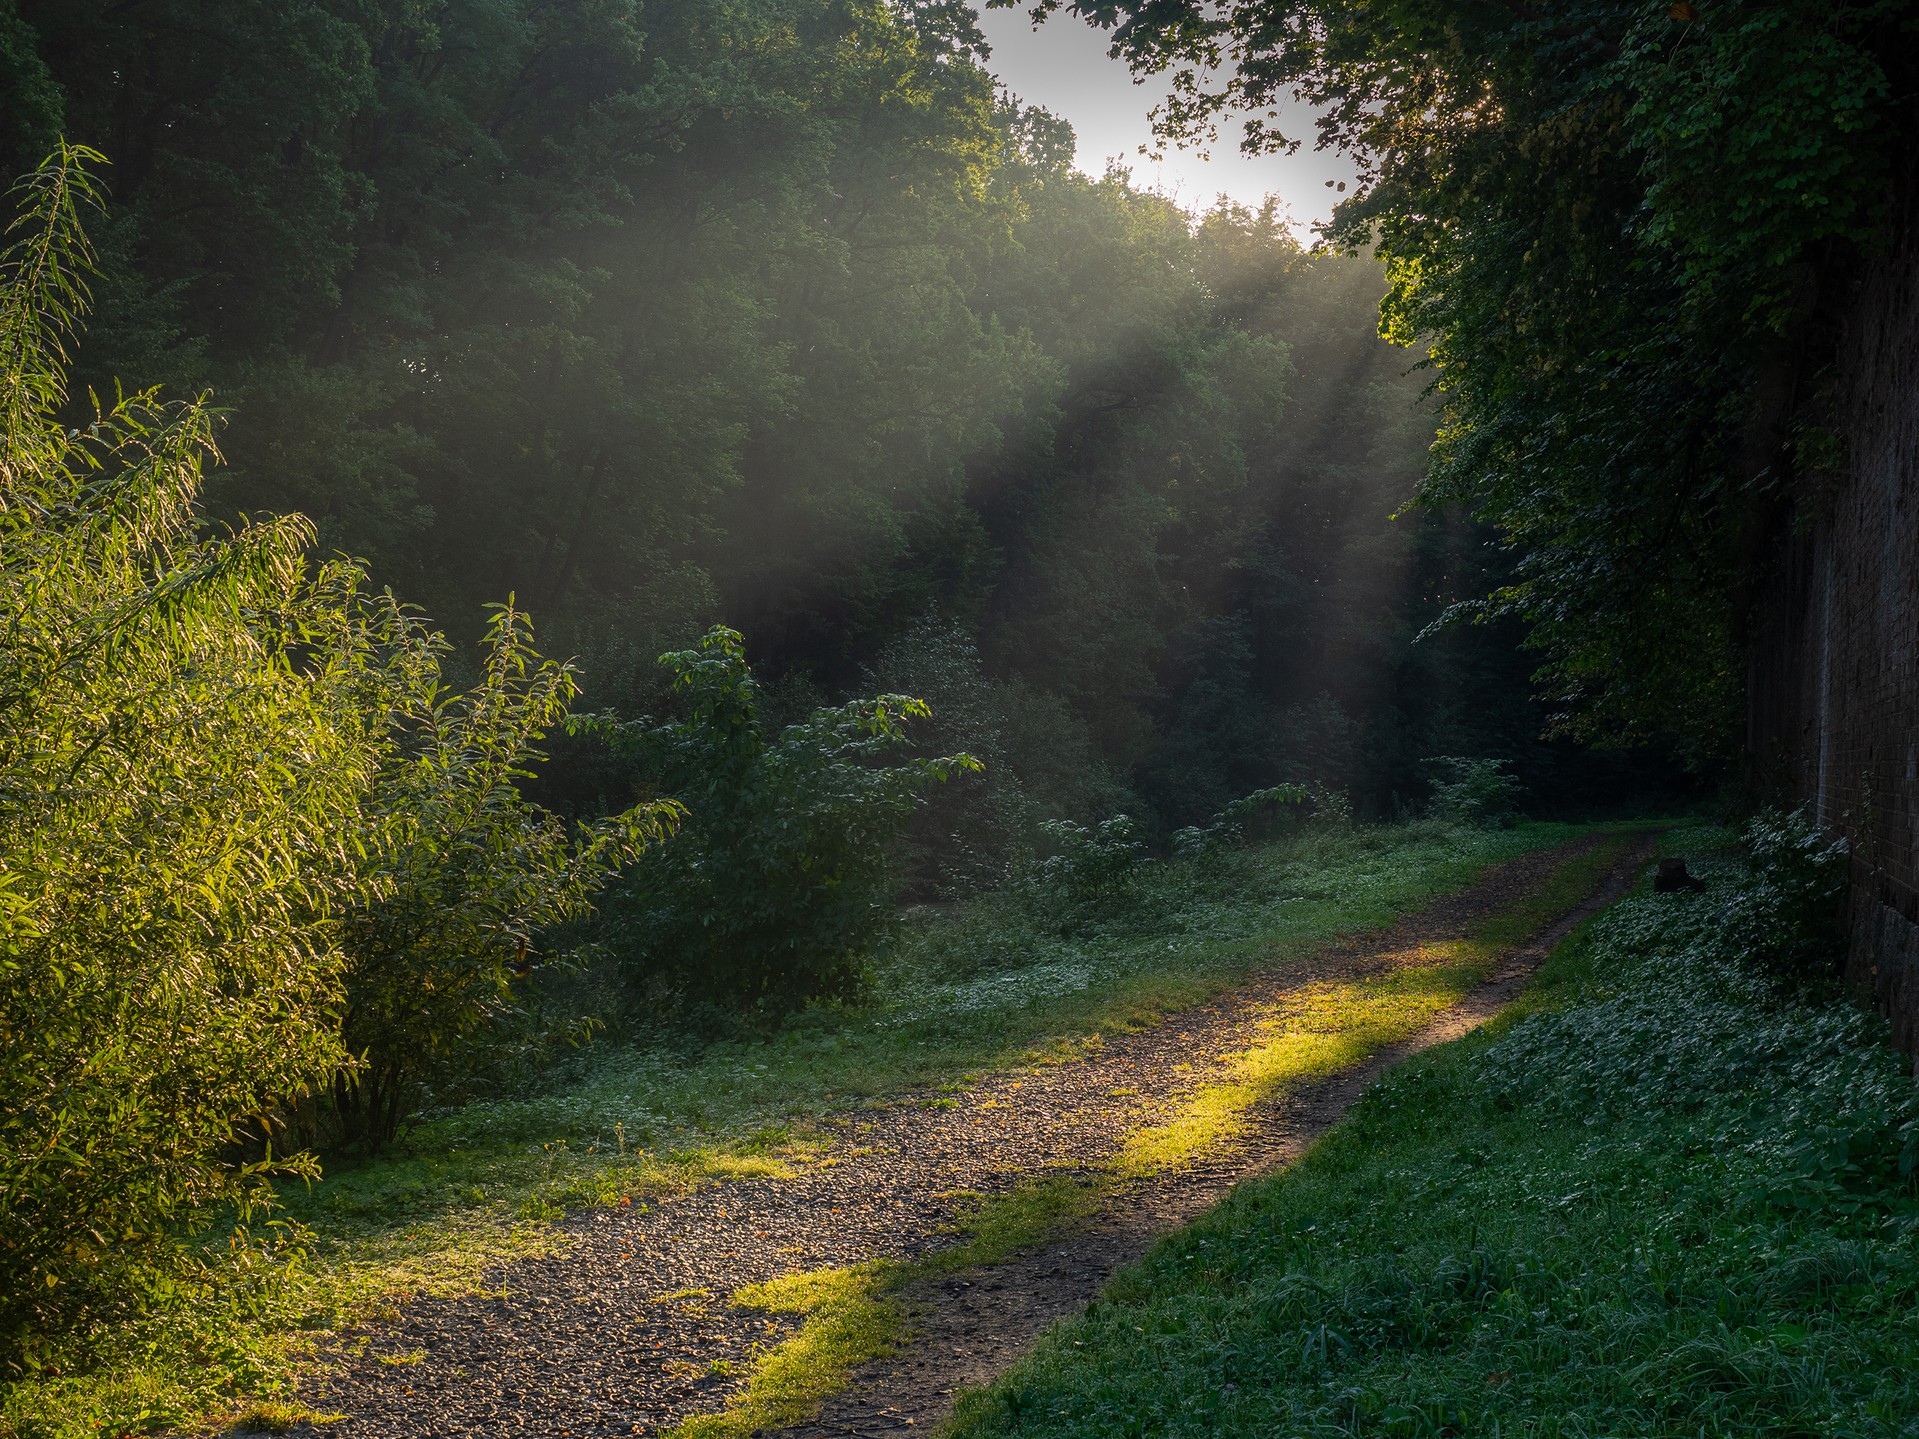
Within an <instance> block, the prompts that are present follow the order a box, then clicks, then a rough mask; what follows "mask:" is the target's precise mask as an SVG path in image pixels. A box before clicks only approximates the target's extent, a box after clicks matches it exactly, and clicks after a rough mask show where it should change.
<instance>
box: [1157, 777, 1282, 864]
mask: <svg viewBox="0 0 1919 1439" xmlns="http://www.w3.org/2000/svg"><path fill="white" fill-rule="evenodd" d="M1315 799H1316V796H1315V795H1314V794H1313V792H1312V791H1311V790H1309V789H1308V788H1307V787H1306V786H1305V785H1301V784H1279V785H1274V786H1272V787H1271V788H1270V789H1260V790H1254V791H1253V792H1252V793H1251V794H1249V795H1246V796H1244V797H1243V798H1240V799H1236V800H1234V801H1233V802H1232V803H1231V804H1229V805H1227V806H1226V807H1225V808H1224V809H1222V810H1221V811H1220V812H1219V813H1218V814H1216V815H1214V816H1213V817H1212V818H1211V819H1210V820H1208V821H1207V822H1206V823H1205V824H1204V825H1203V826H1202V825H1195V826H1192V827H1191V828H1188V829H1182V830H1179V831H1178V832H1177V833H1175V834H1174V835H1173V853H1174V854H1176V855H1180V856H1182V857H1185V856H1192V855H1201V854H1211V853H1214V852H1216V851H1218V850H1222V849H1231V848H1234V847H1236V846H1238V845H1242V844H1245V843H1247V842H1248V841H1249V840H1255V839H1270V838H1271V837H1272V833H1273V830H1274V828H1275V826H1276V825H1277V824H1278V822H1279V816H1280V815H1281V814H1282V813H1284V812H1285V811H1286V810H1287V809H1289V808H1291V807H1293V806H1300V805H1306V804H1311V803H1313V802H1314V800H1315Z"/></svg>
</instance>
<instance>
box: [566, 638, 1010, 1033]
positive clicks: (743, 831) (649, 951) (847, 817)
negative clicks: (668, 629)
mask: <svg viewBox="0 0 1919 1439" xmlns="http://www.w3.org/2000/svg"><path fill="white" fill-rule="evenodd" d="M660 662H661V663H662V664H664V665H665V666H667V668H668V669H670V670H671V671H672V673H673V677H674V679H673V682H674V687H675V689H676V690H677V691H678V692H679V693H680V694H681V695H683V696H684V697H685V700H686V703H687V711H686V714H685V716H684V717H683V718H680V719H676V720H670V721H666V722H658V721H654V720H638V721H634V722H632V723H629V724H624V725H616V724H607V725H603V726H602V728H603V729H604V731H605V732H606V733H608V734H609V735H610V736H611V737H612V738H613V739H614V741H615V743H616V744H618V745H619V746H620V748H622V749H623V750H625V751H626V752H627V753H628V754H629V755H630V756H631V757H632V758H634V759H635V760H637V761H638V763H639V766H640V768H641V770H642V772H643V773H644V774H645V775H647V776H648V778H649V780H650V782H651V784H652V785H653V786H654V787H655V789H656V790H657V792H658V793H660V794H662V795H667V796H671V797H672V798H673V799H674V800H676V801H678V802H680V803H682V804H683V805H684V806H685V807H686V819H685V821H684V823H683V824H682V825H681V828H680V832H679V834H678V836H677V838H675V840H674V841H673V843H672V844H670V845H667V846H664V847H663V848H661V849H659V850H657V851H654V852H652V853H649V854H647V855H646V856H645V857H644V858H643V859H642V860H641V861H640V862H639V863H638V864H637V865H635V866H634V867H633V869H632V870H631V872H630V873H629V874H628V875H627V876H626V878H625V879H624V880H623V881H622V883H621V884H620V886H619V888H618V892H617V895H616V897H614V898H613V899H611V900H610V901H609V904H608V916H609V924H608V930H607V939H608V943H609V944H610V945H611V947H612V948H613V949H614V950H615V951H616V952H618V953H620V954H621V955H623V956H624V957H625V958H626V959H627V960H628V962H629V963H632V964H634V965H636V966H637V967H639V969H640V970H641V971H642V973H643V974H645V975H647V976H649V977H653V976H657V977H661V978H664V979H666V980H667V981H668V982H670V983H671V984H672V985H673V986H674V987H675V988H676V989H678V990H679V991H680V993H681V994H683V995H684V996H686V997H688V998H691V999H695V1000H706V1001H709V1002H713V1003H716V1004H719V1005H723V1006H728V1007H733V1008H754V1007H758V1008H761V1009H764V1010H768V1011H776V1012H777V1011H782V1010H786V1009H790V1008H792V1007H794V1006H796V1005H799V1004H801V1003H803V1002H804V1001H806V1000H808V999H813V998H821V997H828V998H830V997H841V996H845V995H848V994H850V993H852V992H853V991H854V990H856V989H857V988H858V986H859V983H860V981H861V978H862V975H863V973H864V964H865V961H866V958H867V956H868V954H869V952H870V951H871V949H872V946H873V945H874V943H875V941H876V940H877V939H878V938H879V936H880V934H881V933H882V931H883V930H885V929H886V927H887V926H888V925H889V924H890V922H891V920H892V917H893V897H894V889H895V885H896V883H897V871H896V868H895V864H894V859H895V853H894V851H895V846H896V845H897V843H898V839H899V835H900V832H901V829H902V826H903V825H904V824H905V822H906V820H907V818H908V816H910V815H911V814H912V812H913V810H914V808H915V806H916V805H917V804H918V803H919V802H920V798H921V795H922V792H923V791H924V790H925V789H926V787H927V786H929V785H932V784H937V783H940V782H943V781H945V780H947V779H949V778H951V777H952V776H953V775H955V774H958V773H961V772H967V771H977V770H978V769H980V767H981V766H980V764H979V762H978V761H977V760H975V759H974V758H973V757H972V756H970V755H966V754H955V755H947V756H942V757H938V758H921V759H901V758H898V757H897V756H896V755H895V753H894V752H895V751H898V750H899V749H901V748H902V747H903V746H905V745H906V744H907V743H908V736H907V731H906V725H907V721H909V720H911V719H914V718H917V717H923V716H924V715H925V714H926V713H927V709H926V706H925V705H924V704H922V703H921V702H920V701H919V700H916V699H912V698H909V697H907V696H905V695H879V696H877V697H875V698H872V699H862V700H855V701H853V702H851V703H849V704H845V705H841V706H839V707H837V708H831V709H820V710H817V711H815V712H814V713H813V715H812V716H811V717H810V718H809V719H807V720H805V721H804V722H802V723H799V724H792V725H787V726H786V727H785V728H784V729H782V730H780V731H779V732H778V733H777V734H768V733H767V727H766V725H765V723H764V721H763V719H762V717H761V701H760V697H759V686H758V684H757V682H756V681H755V680H754V678H753V675H752V672H751V671H750V670H749V669H748V668H747V665H746V656H745V649H744V645H743V642H742V640H741V638H740V636H739V635H738V634H737V633H736V632H735V631H733V630H730V629H726V628H723V627H716V628H714V629H712V630H709V631H708V632H707V634H706V636H705V637H704V638H703V639H702V640H701V641H700V647H699V648H698V649H697V650H682V651H676V652H674V653H672V654H667V655H663V656H661V661H660Z"/></svg>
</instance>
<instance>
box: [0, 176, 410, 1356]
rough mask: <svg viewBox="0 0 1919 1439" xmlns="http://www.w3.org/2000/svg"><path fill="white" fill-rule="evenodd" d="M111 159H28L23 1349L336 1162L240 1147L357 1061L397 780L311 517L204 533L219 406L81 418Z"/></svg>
mask: <svg viewBox="0 0 1919 1439" xmlns="http://www.w3.org/2000/svg"><path fill="white" fill-rule="evenodd" d="M96 158H97V157H94V156H92V155H91V153H90V152H87V151H84V150H79V149H65V148H63V149H62V151H61V152H60V153H59V154H58V155H57V156H56V157H55V158H54V159H53V160H52V161H50V162H49V163H48V164H47V165H46V166H45V167H43V168H42V170H41V171H40V172H39V173H38V175H36V176H35V177H34V178H33V179H32V180H31V181H30V182H29V183H28V184H27V186H26V187H25V188H24V192H23V198H24V201H25V204H24V206H23V211H24V213H23V216H22V218H21V220H20V221H18V222H16V225H15V227H14V233H15V234H16V235H18V236H19V237H20V238H19V239H18V240H17V242H16V243H15V244H14V246H13V248H12V249H11V250H9V251H8V253H7V255H6V258H5V269H4V273H3V274H0V1365H7V1364H18V1363H20V1362H22V1356H23V1355H24V1354H25V1353H26V1352H27V1350H28V1348H29V1347H30V1338H29V1336H30V1335H31V1334H33V1333H44V1332H48V1331H51V1330H54V1329H58V1328H61V1327H63V1326H69V1325H72V1324H75V1323H78V1322H80V1321H81V1320H82V1319H83V1318H85V1317H87V1316H93V1317H95V1318H98V1317H101V1316H103V1315H106V1314H110V1313H112V1312H114V1311H115V1310H117V1309H121V1308H124V1307H126V1306H129V1305H134V1304H138V1303H140V1302H141V1301H142V1300H145V1299H151V1298H154V1297H156V1296H159V1295H164V1294H165V1293H167V1292H169V1291H170V1290H171V1289H172V1288H173V1287H174V1285H175V1284H176V1283H178V1282H180V1281H182V1280H183V1279H185V1278H187V1277H190V1272H191V1270H192V1269H193V1268H194V1265H195V1261H194V1258H193V1255H192V1252H191V1251H190V1250H189V1249H187V1248H185V1247H183V1246H181V1245H180V1244H178V1243H177V1242H176V1240H175V1238H174V1234H175V1230H176V1227H177V1226H179V1225H181V1224H183V1223H189V1222H191V1221H194V1220H196V1219H200V1218H203V1217H205V1216H207V1215H208V1214H210V1213H212V1212H213V1211H214V1210H216V1209H220V1208H227V1207H232V1208H235V1209H237V1211H238V1213H239V1214H240V1216H241V1217H242V1219H243V1220H244V1219H245V1217H246V1216H247V1214H248V1213H249V1211H250V1210H251V1209H252V1208H253V1207H254V1206H256V1205H257V1203H258V1202H259V1201H260V1200H261V1199H262V1198H263V1197H264V1195H265V1193H266V1184H267V1179H268V1176H269V1174H271V1173H272V1172H274V1171H279V1170H287V1169H292V1170H295V1171H299V1170H302V1169H310V1167H311V1163H310V1161H309V1160H307V1159H305V1158H304V1157H303V1156H291V1157H289V1156H283V1155H279V1154H275V1153H272V1152H270V1151H269V1152H267V1153H264V1154H262V1155H260V1156H259V1157H258V1158H257V1159H256V1160H255V1162H252V1163H241V1162H237V1161H235V1160H234V1159H233V1157H232V1153H231V1150H232V1146H233V1145H234V1143H235V1140H236V1136H237V1135H238V1133H239V1131H240V1129H241V1127H242V1125H243V1124H244V1122H245V1121H246V1120H247V1119H248V1118H249V1117H250V1116H255V1115H258V1114H260V1113H261V1112H263V1111H264V1110H266V1109H268V1108H269V1106H271V1105H272V1104H273V1102H274V1101H275V1100H276V1099H278V1098H279V1097H281V1096H284V1095H288V1094H294V1093H298V1092H300V1091H302V1090H305V1089H308V1088H310V1087H313V1086H317V1085H324V1084H326V1083H327V1082H328V1081H329V1080H330V1079H331V1077H332V1075H333V1074H334V1073H335V1072H336V1071H337V1070H338V1069H339V1067H340V1065H341V1064H342V1063H343V1062H344V1060H345V1058H346V1056H345V1052H344V1051H343V1049H342V1047H341V1044H340V1038H339V1032H338V1025H337V1022H336V1018H335V1015H336V1009H337V1006H338V1003H339V998H340V954H339V950H338V948H337V946H336V943H335V938H336V936H335V931H334V929H333V926H332V925H331V923H330V921H329V919H328V914H329V912H330V910H331V909H332V908H333V907H334V906H335V904H336V903H337V902H338V900H339V899H340V898H341V896H342V895H343V894H344V893H346V892H347V891H349V890H350V888H351V886H352V883H353V867H352V865H351V864H350V863H349V862H348V860H347V851H348V849H349V848H350V838H349V835H350V832H351V826H352V821H353V820H354V817H355V815H356V813H357V808H358V805H359V803H360V800H361V797H362V796H363V795H364V794H365V792H366V789H367V786H368V784H369V782H370V780H371V778H372V764H371V757H370V755H369V753H368V751H367V750H366V748H365V747H364V745H363V744H362V743H361V735H360V732H359V726H358V725H357V724H356V723H353V722H351V720H350V719H348V720H343V717H342V714H341V712H340V709H339V704H338V701H339V700H340V698H341V695H342V693H343V687H341V686H336V685H335V684H333V683H332V682H331V678H332V677H333V676H338V675H341V674H344V673H345V672H346V671H348V670H350V669H352V668H353V666H354V659H353V656H352V654H351V653H350V648H351V647H350V645H347V647H346V648H345V649H343V648H342V645H344V644H346V632H345V629H344V628H343V627H342V626H341V624H340V623H339V620H340V614H339V611H338V599H337V593H336V591H335V589H334V587H333V586H332V585H331V584H330V583H329V577H328V576H327V575H324V574H323V575H322V576H321V577H320V578H319V579H318V580H317V581H316V580H313V579H311V578H310V577H309V576H308V575H307V572H306V570H305V567H304V566H303V564H302V562H301V559H300V555H301V552H302V551H303V550H304V548H305V547H306V545H307V543H308V542H309V540H310V538H311V531H310V529H309V527H308V526H307V525H306V523H305V522H304V521H302V520H298V519H283V520H273V521H266V522H261V523H256V524H250V525H248V526H246V527H244V528H242V529H241V530H239V531H237V532H235V533H231V534H227V535H224V536H220V537H217V538H213V539H200V538H197V537H196V524H197V520H198V516H197V514H196V511H195V500H196V496H197V493H198V487H199V475H200V466H201V463H202V462H203V460H204V459H206V458H207V457H208V456H210V455H211V454H212V430H213V417H212V413H211V412H210V411H209V409H208V408H207V406H206V405H205V404H204V403H202V402H198V401H196V402H192V403H186V404H165V403H162V402H161V401H160V400H159V399H158V397H157V396H156V395H154V394H152V393H140V394H135V395H118V396H116V397H115V399H114V402H113V403H112V404H111V405H109V406H105V407H96V409H95V411H94V413H93V415H92V417H91V419H89V420H88V421H87V422H86V424H85V425H84V426H82V427H80V428H77V429H73V428H68V427H67V426H65V425H63V424H62V423H61V421H60V419H59V418H58V416H59V415H60V413H61V411H62V408H63V406H64V405H65V403H66V401H67V394H66V383H65V353H64V347H65V344H66V342H67V339H68V336H69V334H70V333H71V330H72V328H73V326H74V325H75V323H76V322H77V319H78V317H79V314H80V312H81V311H82V309H83V307H84V303H85V298H86V295H85V289H84V283H83V279H82V277H83V276H84V274H85V270H86V265H87V262H88V250H87V247H86V241H85V237H84V235H83V233H82V230H81V226H80V211H81V209H82V208H83V207H84V206H86V205H88V204H90V203H93V201H94V195H93V192H92V189H91V187H90V185H89V182H88V180H87V178H86V176H85V174H84V172H83V170H82V169H81V166H82V164H83V163H85V162H89V161H91V160H93V159H96ZM316 673H317V674H318V675H319V676H320V678H319V679H318V680H316V679H315V678H314V676H315V674H316Z"/></svg>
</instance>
